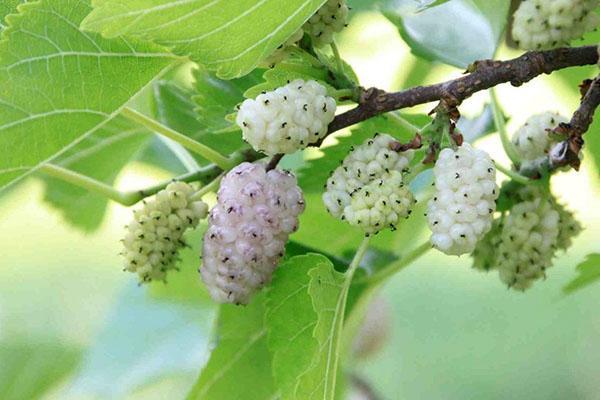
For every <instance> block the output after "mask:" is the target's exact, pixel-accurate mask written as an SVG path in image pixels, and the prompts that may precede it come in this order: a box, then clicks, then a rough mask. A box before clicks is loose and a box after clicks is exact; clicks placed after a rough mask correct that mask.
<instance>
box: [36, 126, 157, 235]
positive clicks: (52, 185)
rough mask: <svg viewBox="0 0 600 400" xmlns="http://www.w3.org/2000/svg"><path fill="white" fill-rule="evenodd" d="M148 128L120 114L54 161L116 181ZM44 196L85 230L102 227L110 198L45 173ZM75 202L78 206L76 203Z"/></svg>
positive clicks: (142, 141) (67, 217) (140, 146)
mask: <svg viewBox="0 0 600 400" xmlns="http://www.w3.org/2000/svg"><path fill="white" fill-rule="evenodd" d="M148 138H149V132H148V131H147V130H146V129H144V128H142V127H140V126H137V125H134V124H133V123H132V122H130V121H129V120H127V119H125V118H123V117H117V118H115V119H113V120H111V121H110V122H109V123H108V124H106V125H104V126H103V127H102V128H100V129H98V130H97V131H96V132H94V133H93V134H91V135H90V136H88V137H86V138H85V139H84V140H83V141H82V142H80V143H79V144H77V145H76V146H74V147H73V148H71V149H69V150H68V151H66V152H64V153H63V154H62V155H61V156H60V157H58V158H57V159H56V160H55V161H53V163H54V164H57V165H60V166H62V167H64V168H68V169H70V170H73V171H76V172H79V173H81V174H83V175H87V176H89V177H92V178H94V179H97V180H99V181H102V182H104V183H107V184H113V183H114V181H115V179H116V177H117V175H118V174H119V172H120V171H121V169H122V168H123V167H124V166H125V165H126V164H127V163H128V162H129V161H130V160H131V159H132V158H134V157H135V155H136V154H137V153H138V152H139V151H141V150H142V149H143V148H144V145H145V143H146V142H147V140H148ZM44 182H45V184H46V192H45V194H44V200H45V201H47V202H49V203H50V204H51V205H53V206H54V207H56V208H58V209H59V210H60V211H61V212H62V214H63V216H64V217H65V219H66V220H67V221H68V222H69V223H71V224H72V225H73V226H75V227H77V228H79V229H82V230H83V231H86V232H91V231H94V230H96V229H97V228H99V227H100V224H101V223H102V220H103V219H104V214H105V212H106V207H107V205H108V200H107V199H106V198H104V197H102V196H99V195H97V194H95V193H91V192H89V191H87V190H84V189H81V188H79V187H77V186H73V185H70V184H68V183H65V182H63V181H60V180H58V179H55V178H50V177H45V176H44ZM74 205H76V206H74Z"/></svg>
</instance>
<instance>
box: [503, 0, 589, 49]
mask: <svg viewBox="0 0 600 400" xmlns="http://www.w3.org/2000/svg"><path fill="white" fill-rule="evenodd" d="M598 4H599V1H598V0H524V1H523V2H522V3H521V5H520V6H519V8H518V9H517V11H516V12H515V14H514V23H513V29H512V35H513V38H514V40H515V42H516V43H517V44H518V46H519V47H521V48H522V49H526V50H541V49H547V48H552V47H561V46H566V45H568V44H569V43H570V42H571V41H572V40H574V39H578V38H580V37H581V36H582V35H583V34H584V33H586V32H589V31H593V30H594V29H596V28H597V27H598V24H599V22H600V19H599V18H598V15H597V14H596V13H595V12H594V9H595V8H596V7H598Z"/></svg>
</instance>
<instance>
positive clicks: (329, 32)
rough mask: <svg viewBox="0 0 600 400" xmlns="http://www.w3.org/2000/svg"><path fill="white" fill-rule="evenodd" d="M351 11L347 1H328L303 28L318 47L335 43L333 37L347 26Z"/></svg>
mask: <svg viewBox="0 0 600 400" xmlns="http://www.w3.org/2000/svg"><path fill="white" fill-rule="evenodd" d="M349 11H350V9H349V8H348V5H347V4H346V1H345V0H327V1H326V2H325V4H324V5H323V6H322V7H321V8H320V9H319V11H317V12H316V13H315V14H314V15H313V16H312V17H311V18H310V19H309V20H308V21H307V22H306V23H305V24H304V26H303V28H304V30H305V31H306V33H307V34H308V35H309V36H310V37H311V38H312V40H313V44H314V45H315V46H316V47H323V46H325V45H328V44H330V43H332V42H333V35H334V34H336V33H338V32H340V31H341V30H342V29H344V27H345V26H346V21H347V19H348V13H349Z"/></svg>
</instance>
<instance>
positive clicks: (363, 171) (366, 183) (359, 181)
mask: <svg viewBox="0 0 600 400" xmlns="http://www.w3.org/2000/svg"><path fill="white" fill-rule="evenodd" d="M394 141H395V140H394V138H392V137H391V136H389V135H385V134H384V135H376V136H375V137H374V138H373V139H368V140H367V141H365V142H364V143H363V144H361V145H360V146H358V147H357V148H354V149H352V151H351V152H350V154H349V155H348V156H347V157H346V158H345V159H344V161H343V162H342V164H341V165H340V166H339V167H338V168H337V169H336V170H335V171H333V173H332V175H331V176H330V177H329V179H328V180H327V184H326V191H325V193H323V202H324V203H325V206H326V208H327V210H328V211H329V213H330V214H331V215H333V216H334V217H336V218H340V219H344V220H346V221H348V223H350V224H351V225H355V226H358V227H360V228H361V229H362V230H363V231H364V232H365V233H366V234H367V235H370V234H373V233H377V232H379V231H381V230H382V229H384V228H386V227H390V228H392V229H395V228H396V225H397V224H398V222H399V221H400V219H402V218H406V217H408V215H409V214H410V213H411V210H410V207H411V206H412V205H413V204H414V202H415V200H414V197H413V195H412V193H411V192H410V190H409V189H408V187H406V186H405V184H404V182H403V176H402V173H403V172H406V170H407V168H408V165H409V163H410V161H411V159H412V157H413V153H412V151H407V152H403V153H398V152H396V151H393V150H391V149H390V144H391V143H392V142H394Z"/></svg>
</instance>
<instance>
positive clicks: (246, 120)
mask: <svg viewBox="0 0 600 400" xmlns="http://www.w3.org/2000/svg"><path fill="white" fill-rule="evenodd" d="M335 110H336V102H335V100H334V99H333V98H332V97H329V96H327V89H326V88H325V87H324V86H322V85H321V84H319V83H318V82H316V81H307V82H305V81H303V80H301V79H298V80H295V81H293V82H290V83H289V84H287V85H285V86H282V87H280V88H277V89H276V90H274V91H271V92H266V93H263V94H261V95H259V96H258V97H257V98H256V99H247V100H245V101H244V102H243V103H242V104H241V106H240V109H239V111H238V114H237V119H236V121H237V124H238V125H239V126H240V128H241V129H242V132H243V136H244V139H245V140H246V141H247V142H248V143H250V145H251V146H252V147H253V148H254V149H255V150H257V151H260V152H263V153H265V154H268V155H275V154H278V153H284V154H288V153H293V152H295V151H297V150H300V149H304V148H305V147H306V146H308V145H310V144H312V143H315V142H317V141H319V140H320V139H322V138H323V137H324V136H325V135H326V134H327V127H328V125H329V123H330V122H331V121H333V118H334V116H335Z"/></svg>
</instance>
